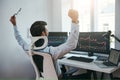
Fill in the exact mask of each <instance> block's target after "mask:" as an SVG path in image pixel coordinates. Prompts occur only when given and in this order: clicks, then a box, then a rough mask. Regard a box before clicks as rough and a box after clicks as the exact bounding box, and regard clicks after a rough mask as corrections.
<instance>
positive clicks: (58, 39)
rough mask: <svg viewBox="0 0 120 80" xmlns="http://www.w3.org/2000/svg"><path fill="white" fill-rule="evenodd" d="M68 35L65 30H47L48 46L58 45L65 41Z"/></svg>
mask: <svg viewBox="0 0 120 80" xmlns="http://www.w3.org/2000/svg"><path fill="white" fill-rule="evenodd" d="M67 37H68V34H67V32H49V36H48V46H54V47H55V46H59V45H60V44H62V43H64V42H66V40H67Z"/></svg>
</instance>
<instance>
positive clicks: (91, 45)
mask: <svg viewBox="0 0 120 80" xmlns="http://www.w3.org/2000/svg"><path fill="white" fill-rule="evenodd" d="M106 33H107V32H80V33H79V40H78V44H77V47H76V49H74V51H85V52H91V53H106V54H108V52H109V50H110V35H107V36H103V35H104V34H106ZM105 37H107V38H105Z"/></svg>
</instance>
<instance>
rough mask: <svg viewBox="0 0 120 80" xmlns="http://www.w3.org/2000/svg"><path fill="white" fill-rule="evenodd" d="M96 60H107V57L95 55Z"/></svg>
mask: <svg viewBox="0 0 120 80" xmlns="http://www.w3.org/2000/svg"><path fill="white" fill-rule="evenodd" d="M96 60H98V61H107V60H108V57H106V56H97V59H96Z"/></svg>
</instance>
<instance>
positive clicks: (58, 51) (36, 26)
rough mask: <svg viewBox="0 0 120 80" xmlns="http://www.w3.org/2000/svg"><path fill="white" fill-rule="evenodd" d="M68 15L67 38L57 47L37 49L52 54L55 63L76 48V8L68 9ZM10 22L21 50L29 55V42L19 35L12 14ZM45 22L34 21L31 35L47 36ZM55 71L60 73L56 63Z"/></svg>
mask: <svg viewBox="0 0 120 80" xmlns="http://www.w3.org/2000/svg"><path fill="white" fill-rule="evenodd" d="M68 16H69V17H70V18H71V22H72V23H71V32H70V35H69V37H68V39H67V41H66V42H65V43H63V44H61V45H59V46H57V47H52V46H47V45H46V46H45V47H44V48H43V49H40V50H39V49H38V50H36V51H38V52H45V53H49V54H51V55H52V58H53V60H54V62H55V64H56V62H57V59H58V58H60V57H63V56H64V55H65V54H67V53H68V52H69V51H71V50H73V49H75V48H76V45H77V41H78V36H79V25H78V23H79V21H78V17H79V15H78V12H77V11H76V10H73V9H70V10H69V12H68ZM10 21H11V23H12V24H13V28H14V34H15V38H16V40H17V41H18V43H19V45H20V46H21V47H22V48H23V50H24V51H25V52H26V53H27V54H28V55H29V53H28V51H29V43H27V42H26V41H25V40H24V39H23V38H22V37H21V35H20V33H19V30H18V27H17V24H16V17H15V15H13V16H12V17H11V18H10ZM46 26H47V23H46V22H45V21H35V22H34V23H33V24H32V25H31V28H30V33H31V35H32V37H39V36H46V37H47V36H48V30H47V28H46ZM42 43H43V42H42V41H40V42H37V43H36V44H35V45H41V44H42ZM56 72H57V74H58V76H60V75H61V71H60V68H59V65H58V64H56Z"/></svg>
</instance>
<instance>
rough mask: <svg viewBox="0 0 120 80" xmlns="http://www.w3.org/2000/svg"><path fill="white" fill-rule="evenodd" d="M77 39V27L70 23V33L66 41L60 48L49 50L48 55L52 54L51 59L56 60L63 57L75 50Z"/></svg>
mask: <svg viewBox="0 0 120 80" xmlns="http://www.w3.org/2000/svg"><path fill="white" fill-rule="evenodd" d="M78 37H79V25H78V24H74V23H72V24H71V32H70V35H69V37H68V39H67V41H66V42H65V43H63V44H61V45H60V46H57V47H51V48H50V53H51V54H52V56H53V58H54V59H55V60H56V59H58V58H60V57H62V56H64V55H65V54H67V53H68V52H70V51H71V50H73V49H75V48H76V46H77V42H78Z"/></svg>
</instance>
